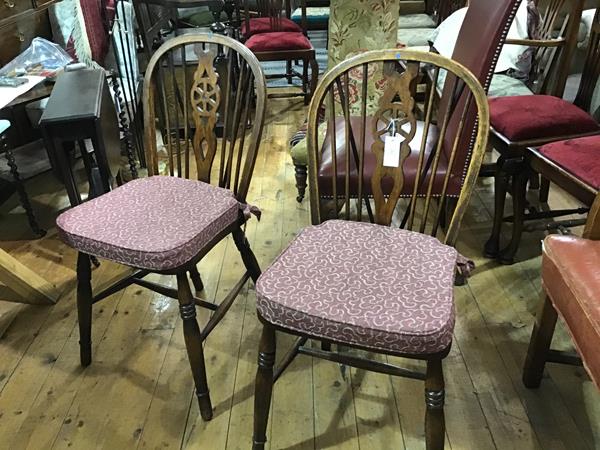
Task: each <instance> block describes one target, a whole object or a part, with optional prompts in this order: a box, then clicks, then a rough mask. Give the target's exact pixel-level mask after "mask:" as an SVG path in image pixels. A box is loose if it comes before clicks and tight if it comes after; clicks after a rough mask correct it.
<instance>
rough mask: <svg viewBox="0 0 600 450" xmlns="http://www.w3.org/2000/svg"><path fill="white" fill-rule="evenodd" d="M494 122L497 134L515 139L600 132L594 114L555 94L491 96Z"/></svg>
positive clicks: (543, 138)
mask: <svg viewBox="0 0 600 450" xmlns="http://www.w3.org/2000/svg"><path fill="white" fill-rule="evenodd" d="M490 122H491V125H492V127H493V128H494V132H495V133H496V134H499V135H502V136H504V137H505V138H507V139H508V140H510V141H511V142H519V141H529V140H547V141H556V140H557V139H560V138H561V137H563V138H565V137H570V136H582V135H586V134H590V133H600V125H598V123H597V122H596V121H595V120H594V118H593V117H592V116H591V115H590V114H588V113H587V112H586V111H584V110H582V109H580V108H578V107H577V106H575V105H574V104H572V103H569V102H568V101H566V100H563V99H562V98H558V97H554V96H552V95H535V96H523V95H518V96H508V97H496V98H491V99H490Z"/></svg>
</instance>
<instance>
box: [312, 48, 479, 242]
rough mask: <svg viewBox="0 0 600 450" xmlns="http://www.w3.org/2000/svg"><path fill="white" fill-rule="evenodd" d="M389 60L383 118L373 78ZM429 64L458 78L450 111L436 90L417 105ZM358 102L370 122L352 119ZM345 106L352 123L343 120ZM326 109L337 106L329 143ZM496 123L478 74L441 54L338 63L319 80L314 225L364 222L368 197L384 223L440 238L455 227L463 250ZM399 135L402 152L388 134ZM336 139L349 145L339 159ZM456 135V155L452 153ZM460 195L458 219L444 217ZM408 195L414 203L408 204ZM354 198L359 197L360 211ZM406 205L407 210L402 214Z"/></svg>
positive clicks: (450, 238) (376, 54)
mask: <svg viewBox="0 0 600 450" xmlns="http://www.w3.org/2000/svg"><path fill="white" fill-rule="evenodd" d="M382 64H383V66H384V69H383V70H384V73H385V74H386V78H385V83H386V86H385V89H384V93H383V96H382V97H381V100H380V102H379V109H378V110H377V111H376V113H375V115H374V116H373V117H367V107H366V105H367V101H368V97H369V92H368V81H369V74H370V73H371V72H372V70H373V68H374V67H376V66H378V65H382ZM429 67H433V71H434V78H437V77H438V76H439V73H440V71H441V70H445V71H447V72H448V74H449V75H450V74H452V76H453V79H454V80H455V83H454V87H453V90H452V99H451V100H449V101H447V105H448V106H447V107H446V108H445V109H439V108H438V109H436V104H437V103H436V102H434V98H435V89H429V92H428V94H427V95H426V99H425V103H424V104H423V105H420V104H418V103H417V101H416V97H417V85H418V84H419V82H420V79H421V78H422V76H423V75H422V73H423V71H424V69H425V68H429ZM435 81H437V80H435ZM433 85H434V86H435V82H434V84H433ZM351 96H354V97H357V99H358V102H359V104H360V105H361V107H360V109H361V115H360V117H355V118H351V117H350V111H349V98H350V97H351ZM338 101H339V102H340V103H341V110H342V111H341V115H342V117H343V118H340V117H339V114H336V103H337V102H338ZM325 106H326V107H327V108H329V111H328V112H329V118H328V122H327V127H328V137H325V138H323V137H322V136H319V133H318V132H317V120H318V112H319V110H320V109H322V108H323V107H325ZM421 109H423V110H422V111H421ZM470 115H472V116H473V117H472V119H473V120H470V119H471V118H470V117H469V116H470ZM453 117H459V125H458V126H457V127H456V128H455V129H454V130H453V131H452V130H451V129H450V127H449V124H450V122H451V120H452V118H453ZM418 118H421V119H422V120H418ZM434 118H435V119H436V120H437V125H436V124H434ZM467 123H470V126H467ZM488 127H489V112H488V104H487V98H486V95H485V93H484V91H483V89H482V87H481V85H480V84H479V82H478V80H477V78H476V77H475V76H474V75H473V74H472V73H471V72H469V70H468V69H467V68H465V67H464V66H462V65H461V64H459V63H457V62H455V61H452V60H450V59H448V58H445V57H443V56H441V55H437V54H434V53H425V52H415V51H408V50H406V51H405V50H394V49H390V50H376V51H370V52H366V53H363V54H360V55H358V56H355V57H353V58H351V59H349V60H346V61H344V62H342V63H340V64H338V65H337V66H336V67H334V68H333V69H331V70H330V71H329V72H327V74H325V76H324V77H323V80H322V81H321V82H320V83H319V85H318V87H317V89H316V92H315V94H314V97H313V100H312V102H311V105H310V108H309V116H308V152H309V175H310V178H309V179H310V200H311V202H310V203H311V217H312V222H313V223H315V224H316V223H320V222H321V221H323V220H327V219H331V218H345V219H356V220H362V219H363V212H364V211H366V212H367V213H368V214H369V216H371V215H372V212H371V211H370V208H371V206H370V205H371V204H370V201H369V200H368V199H369V198H370V197H372V198H373V199H374V204H375V212H374V215H373V217H372V220H373V221H374V222H376V223H379V224H384V225H389V224H390V223H391V222H392V220H393V219H396V218H398V221H399V224H400V226H402V227H405V228H408V229H412V230H418V231H419V232H422V233H423V232H428V233H431V234H432V235H437V232H438V229H439V225H440V224H441V223H442V222H445V223H446V224H448V231H447V234H446V237H445V241H446V242H448V243H450V244H453V243H454V241H455V239H456V235H457V232H458V226H459V223H460V220H461V218H462V216H463V214H464V212H465V209H466V206H467V204H468V202H469V197H470V195H471V192H472V190H473V187H474V184H475V181H476V179H477V176H478V172H479V167H480V165H481V161H482V158H483V155H484V153H485V149H486V144H487V135H488ZM393 130H395V132H394V131H393ZM390 131H391V132H392V134H395V133H398V135H399V138H398V142H397V147H395V149H394V148H392V146H391V145H390V144H389V141H390V138H386V137H385V136H386V135H388V134H390ZM449 133H453V136H449ZM465 135H466V136H467V138H468V139H467V140H466V141H465V140H464V139H463V137H464V136H465ZM471 138H473V141H472V142H471V141H470V140H471ZM336 139H339V140H342V139H343V140H344V142H345V148H344V149H341V150H340V152H339V154H338V146H337V145H336V142H335V140H336ZM447 139H449V140H450V149H449V150H448V152H445V151H444V142H446V140H447ZM326 141H327V142H326ZM386 142H387V143H386ZM461 142H467V145H469V144H471V145H470V149H469V150H468V152H469V154H470V164H468V165H466V166H464V167H461V168H460V177H459V178H461V179H457V177H456V176H455V174H456V173H457V172H458V171H457V170H456V169H457V168H458V166H457V163H458V155H459V153H460V152H463V153H464V152H465V151H466V150H465V149H461V148H459V145H460V143H461ZM386 146H389V148H388V149H386ZM327 149H329V150H327ZM394 152H396V155H394ZM324 167H327V169H326V170H327V171H328V172H327V173H325V171H324ZM432 174H435V175H434V176H432ZM456 186H458V189H457V190H456V191H454V192H455V194H452V193H451V191H452V189H456ZM453 196H454V197H455V199H457V200H458V202H457V205H456V208H455V209H454V211H453V213H451V214H450V215H451V217H444V213H443V211H444V210H445V208H446V206H449V205H450V203H452V200H451V197H453ZM401 198H404V200H403V201H402V202H399V200H400V199H401ZM354 200H358V201H356V205H354ZM363 200H365V206H364V209H363ZM434 203H435V204H434ZM397 205H401V206H404V211H403V212H400V213H399V215H396V213H398V210H397V208H396V207H397ZM449 209H450V208H449ZM432 219H433V220H432ZM445 219H449V220H445ZM426 227H431V228H430V229H429V230H427V229H426Z"/></svg>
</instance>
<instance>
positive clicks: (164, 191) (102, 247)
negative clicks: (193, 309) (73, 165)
mask: <svg viewBox="0 0 600 450" xmlns="http://www.w3.org/2000/svg"><path fill="white" fill-rule="evenodd" d="M239 210H240V204H239V202H238V201H237V200H236V199H235V197H234V196H233V193H232V192H231V191H229V190H227V189H222V188H219V187H215V186H212V185H210V184H206V183H202V182H200V181H193V180H187V179H181V178H175V177H165V176H154V177H150V178H142V179H138V180H134V181H131V182H129V183H127V184H125V185H123V186H121V187H119V188H117V189H115V190H113V191H111V192H109V193H107V194H105V195H102V196H100V197H98V198H95V199H93V200H90V201H88V202H85V203H83V204H81V205H79V206H77V207H75V208H73V209H70V210H68V211H66V212H64V213H63V214H61V215H60V216H59V217H58V219H57V220H56V225H57V227H58V232H59V235H60V237H61V238H62V239H63V241H65V242H66V243H67V244H68V245H70V246H71V247H73V248H75V249H77V250H79V251H81V252H84V253H87V254H89V255H93V256H98V257H101V258H105V259H109V260H112V261H116V262H118V263H121V264H125V265H128V266H132V267H136V268H140V269H149V270H169V269H175V268H177V267H180V266H182V265H184V264H186V263H187V262H189V261H191V260H192V259H193V258H194V257H195V256H196V255H197V254H198V253H199V252H200V251H201V250H202V249H203V248H204V246H206V245H207V244H208V243H209V242H210V241H211V240H212V239H213V238H215V237H216V236H217V235H218V234H219V233H220V232H221V231H223V230H225V229H226V228H227V227H229V226H230V225H232V224H234V223H235V222H236V221H237V220H238V214H239Z"/></svg>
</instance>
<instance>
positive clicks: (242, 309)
mask: <svg viewBox="0 0 600 450" xmlns="http://www.w3.org/2000/svg"><path fill="white" fill-rule="evenodd" d="M304 116H305V110H304V108H303V106H302V105H301V104H300V103H299V102H298V101H296V100H293V101H290V100H274V101H271V103H270V117H269V119H268V125H267V127H266V130H265V137H264V142H263V146H262V149H261V154H260V156H259V161H258V163H257V166H256V171H255V176H254V179H253V183H252V186H251V194H250V197H249V198H250V201H251V202H252V203H254V204H256V205H258V206H260V208H261V209H262V211H263V219H262V220H261V222H260V223H259V222H257V221H256V220H252V221H251V222H250V223H249V225H248V229H247V232H248V235H249V240H250V242H251V245H252V246H253V248H254V251H255V253H256V254H257V256H258V259H259V261H260V263H261V265H262V267H266V266H267V265H268V264H269V262H270V261H272V260H273V258H275V256H276V255H277V254H278V253H279V252H280V251H281V249H282V248H283V247H284V246H285V245H286V243H287V242H288V241H289V240H290V239H291V238H292V237H293V236H294V235H295V234H296V233H297V232H298V230H299V229H301V228H302V227H303V226H305V225H307V224H308V222H309V218H308V203H307V201H306V200H305V201H304V203H302V204H298V203H296V201H295V196H296V191H295V187H294V168H293V165H292V164H291V160H290V157H289V155H288V145H287V141H288V139H289V137H290V136H291V135H292V133H293V132H294V131H295V130H296V129H297V127H298V126H299V125H300V124H301V123H302V122H303V120H304ZM48 186H51V189H50V190H49V189H48ZM28 188H29V190H30V191H31V193H32V196H33V198H34V205H35V207H36V209H37V210H38V211H39V213H40V215H41V216H42V218H43V222H44V225H46V226H47V227H48V228H51V227H52V223H53V221H54V218H55V217H56V215H57V213H58V211H60V209H61V208H64V207H66V206H67V199H66V196H65V193H64V191H62V190H61V189H60V186H59V185H58V184H57V183H56V181H54V180H53V178H52V176H51V175H50V174H47V175H44V176H41V177H39V178H38V179H36V180H33V181H32V182H30V183H29V184H28ZM565 202H569V200H568V199H566V197H565V196H564V195H563V194H560V193H558V192H555V191H553V193H552V200H551V203H552V204H553V205H557V204H564V203H565ZM490 209H491V189H490V185H489V180H485V181H484V182H482V184H481V185H480V186H479V187H478V191H477V194H476V195H475V196H474V199H473V203H472V205H471V208H470V211H469V213H468V215H467V218H466V220H465V222H464V226H463V229H462V233H461V239H460V244H459V250H461V251H462V252H463V253H464V254H465V255H467V256H469V257H471V258H473V259H474V260H475V261H476V263H477V269H476V271H475V273H474V275H473V277H472V278H471V279H470V280H469V283H468V285H467V286H465V287H460V288H457V289H456V308H457V317H458V319H457V324H456V330H455V338H454V345H453V347H452V351H451V353H450V355H449V357H448V358H447V359H446V360H445V376H446V382H447V405H446V420H447V448H449V449H450V448H451V449H453V450H457V449H491V448H497V449H502V450H505V449H592V448H600V406H599V405H600V395H598V393H597V391H596V390H595V388H594V387H593V386H592V384H591V382H590V381H589V380H588V378H587V376H586V374H585V372H584V371H583V370H582V369H578V368H571V367H561V366H556V365H553V366H549V367H548V370H547V377H545V379H544V381H543V383H542V387H541V388H540V389H539V390H528V389H526V388H524V386H523V385H522V384H521V380H520V377H521V366H522V363H523V358H524V355H525V351H526V345H527V342H528V340H529V335H530V332H531V326H532V322H533V317H534V313H535V309H536V305H537V303H538V296H539V290H540V282H539V266H540V258H539V253H540V240H541V238H542V237H543V234H541V233H538V234H528V235H526V237H525V239H526V244H525V245H524V246H523V248H522V251H521V252H520V253H519V259H520V261H522V262H519V263H518V264H515V265H513V266H499V265H497V264H496V263H494V262H493V261H489V260H486V259H483V258H482V257H481V248H482V245H483V242H484V241H485V239H486V237H487V234H488V232H489V229H490ZM0 227H1V230H2V232H1V233H0V247H1V248H3V249H5V250H8V251H9V252H10V253H11V254H12V255H13V256H15V257H17V258H18V259H19V260H20V261H21V262H23V263H25V264H27V265H28V266H29V267H31V268H33V269H34V270H35V271H36V272H38V273H39V274H41V275H43V276H44V277H46V278H48V279H50V280H52V282H54V283H56V284H57V285H58V286H59V288H60V290H61V291H62V292H63V295H62V298H61V299H60V301H59V302H58V304H57V305H55V306H52V307H43V306H24V305H14V304H10V303H7V302H1V301H0V336H1V338H0V448H2V449H25V448H28V449H50V448H72V449H91V448H94V449H96V448H106V449H133V448H161V449H162V448H165V449H166V448H190V449H192V448H201V449H225V448H227V449H237V448H240V449H248V448H249V446H250V440H251V435H252V397H253V389H254V388H253V381H254V375H255V370H256V355H257V344H258V342H257V341H258V336H259V330H260V326H259V323H258V321H257V319H256V314H255V294H254V289H253V286H249V287H248V288H247V290H246V291H244V295H243V296H242V297H240V298H239V299H238V300H237V301H236V303H235V304H234V306H233V307H232V309H231V310H230V312H229V313H228V315H227V317H226V319H225V320H224V321H223V322H222V324H221V325H220V326H219V327H218V328H217V329H216V330H215V332H214V333H213V334H212V335H211V336H210V338H209V339H208V342H207V344H206V355H207V361H208V374H209V383H210V387H211V394H212V399H213V404H214V407H215V411H214V419H213V420H212V421H211V422H209V423H204V422H203V421H202V420H201V419H200V417H199V414H198V407H197V404H196V402H195V399H194V398H193V395H192V379H191V375H190V370H189V366H188V362H187V357H186V352H185V347H184V343H183V337H182V327H181V320H179V318H178V308H177V305H176V302H175V301H173V300H169V299H167V298H165V297H162V296H160V295H157V294H153V293H151V292H149V291H146V290H143V289H140V288H137V287H131V288H129V289H127V290H125V291H124V292H121V293H119V294H116V295H113V296H112V297H110V298H108V299H107V300H104V301H103V302H102V303H100V304H98V305H97V306H95V308H94V316H93V343H94V361H93V363H92V365H91V366H90V367H88V368H86V369H82V368H81V367H80V366H79V352H78V342H77V341H78V332H77V315H76V309H75V301H74V276H75V273H74V267H75V252H73V251H72V250H70V249H69V248H67V247H65V246H64V245H63V244H61V243H60V241H59V240H58V238H57V236H56V233H55V231H54V230H51V232H50V233H49V235H48V236H47V237H46V238H44V239H42V240H29V239H31V235H30V234H29V230H28V229H27V227H26V220H25V217H24V214H23V212H22V210H21V209H20V208H19V207H18V205H17V202H16V199H14V198H13V199H12V200H11V201H10V202H9V203H8V204H5V205H4V206H3V207H1V208H0ZM120 270H121V269H120V268H119V267H117V266H115V265H113V264H110V263H106V262H103V263H102V265H101V266H100V267H99V268H98V269H96V270H95V271H94V282H95V284H98V283H101V282H105V281H106V280H108V279H109V278H111V277H114V276H117V275H118V274H119V271H120ZM240 270H241V261H240V259H239V257H238V254H237V251H236V250H235V246H234V245H232V242H231V241H226V242H223V243H222V244H220V245H218V246H217V247H216V248H215V249H214V251H212V252H211V254H210V255H209V256H208V257H207V258H206V259H205V260H204V261H203V262H202V263H201V265H200V271H201V273H202V274H203V277H204V281H205V284H206V286H207V288H206V292H205V296H206V297H207V298H209V299H211V300H213V299H214V298H215V297H217V298H221V297H222V296H223V294H224V293H225V292H226V291H227V290H228V289H229V288H230V287H231V285H232V284H231V283H232V282H233V281H234V280H235V279H236V277H237V276H238V274H239V272H240ZM163 281H165V282H171V283H172V282H173V281H172V280H168V279H165V280H163ZM200 318H201V320H203V321H206V318H207V317H206V315H203V316H201V317H200ZM556 341H557V345H558V346H559V347H568V346H569V345H570V344H569V339H568V336H567V335H566V333H565V332H564V330H563V329H562V328H561V330H559V333H558V335H557V339H556ZM289 344H290V340H289V339H285V338H282V339H281V340H280V345H279V349H280V350H281V352H282V351H283V350H284V349H285V347H286V346H288V345H289ZM281 352H280V353H281ZM389 359H390V360H391V359H392V358H389ZM404 362H406V361H404ZM406 363H407V364H408V365H409V366H411V365H413V366H414V365H415V364H416V363H414V362H406ZM423 415H424V400H423V386H422V384H421V383H420V382H417V381H412V380H405V379H392V378H390V377H388V376H384V375H380V374H373V373H365V372H363V371H361V370H354V369H346V370H342V369H341V368H340V366H339V365H337V364H333V363H329V362H325V361H318V360H312V359H311V358H309V357H303V356H301V357H299V358H298V359H297V360H296V361H295V362H294V363H293V365H292V366H291V367H290V369H288V371H287V372H286V373H285V375H284V376H283V377H282V378H281V379H280V380H279V382H278V383H277V385H276V387H275V391H274V397H273V406H272V415H271V420H270V428H269V430H270V441H269V444H270V448H272V449H293V450H300V449H313V448H319V449H320V448H340V449H361V450H366V449H404V448H406V449H422V448H424V441H423Z"/></svg>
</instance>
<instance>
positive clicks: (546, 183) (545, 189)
mask: <svg viewBox="0 0 600 450" xmlns="http://www.w3.org/2000/svg"><path fill="white" fill-rule="evenodd" d="M549 195H550V180H549V179H548V178H545V177H542V181H541V184H540V202H541V203H548V196H549Z"/></svg>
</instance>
